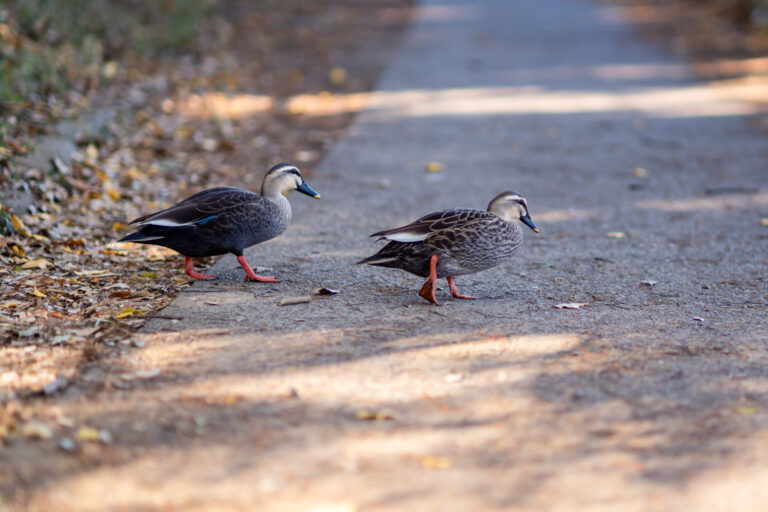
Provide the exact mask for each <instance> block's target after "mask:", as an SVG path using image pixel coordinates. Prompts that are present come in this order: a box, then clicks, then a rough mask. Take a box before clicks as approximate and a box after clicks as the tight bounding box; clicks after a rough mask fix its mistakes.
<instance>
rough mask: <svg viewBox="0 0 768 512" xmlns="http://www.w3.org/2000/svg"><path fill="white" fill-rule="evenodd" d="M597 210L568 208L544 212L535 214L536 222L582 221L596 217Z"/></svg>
mask: <svg viewBox="0 0 768 512" xmlns="http://www.w3.org/2000/svg"><path fill="white" fill-rule="evenodd" d="M598 215H599V210H594V209H586V208H568V209H566V210H544V211H541V212H538V211H537V212H536V215H535V216H536V222H537V223H539V222H541V223H547V222H567V221H571V220H575V219H579V220H584V219H591V218H594V217H597V216H598Z"/></svg>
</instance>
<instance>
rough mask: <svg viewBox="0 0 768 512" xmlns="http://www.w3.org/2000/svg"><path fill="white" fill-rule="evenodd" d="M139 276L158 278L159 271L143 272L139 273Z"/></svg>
mask: <svg viewBox="0 0 768 512" xmlns="http://www.w3.org/2000/svg"><path fill="white" fill-rule="evenodd" d="M139 277H146V278H148V279H157V273H156V272H142V273H141V274H139Z"/></svg>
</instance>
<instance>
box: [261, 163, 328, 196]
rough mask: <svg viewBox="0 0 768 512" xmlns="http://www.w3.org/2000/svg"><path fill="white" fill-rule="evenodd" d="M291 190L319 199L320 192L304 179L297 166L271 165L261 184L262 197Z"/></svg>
mask: <svg viewBox="0 0 768 512" xmlns="http://www.w3.org/2000/svg"><path fill="white" fill-rule="evenodd" d="M291 190H298V191H299V192H301V193H303V194H307V195H308V196H312V197H314V198H315V199H320V194H318V193H317V192H315V191H314V190H312V189H311V188H310V187H309V185H307V182H306V181H304V177H303V176H302V175H301V172H300V171H299V168H298V167H296V166H295V165H292V164H287V163H282V164H277V165H273V166H272V168H271V169H270V170H269V171H267V175H266V176H264V181H263V182H262V184H261V195H262V196H263V197H276V196H279V195H280V194H282V193H283V192H288V191H291Z"/></svg>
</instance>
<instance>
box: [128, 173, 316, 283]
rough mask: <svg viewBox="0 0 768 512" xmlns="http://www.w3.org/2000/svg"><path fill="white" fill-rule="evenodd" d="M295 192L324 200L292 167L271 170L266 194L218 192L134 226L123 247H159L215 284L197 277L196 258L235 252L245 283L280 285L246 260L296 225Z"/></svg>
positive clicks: (237, 190)
mask: <svg viewBox="0 0 768 512" xmlns="http://www.w3.org/2000/svg"><path fill="white" fill-rule="evenodd" d="M291 190H298V191H299V192H301V193H303V194H306V195H308V196H311V197H314V198H315V199H320V194H318V193H317V192H315V191H314V190H312V188H310V186H309V185H307V182H306V181H304V178H303V176H302V175H301V172H300V171H299V169H298V167H296V166H295V165H292V164H289V163H285V162H284V163H279V164H277V165H274V166H272V167H271V168H270V169H269V171H267V174H266V175H265V176H264V181H263V182H262V184H261V195H259V194H256V193H255V192H251V191H250V190H243V189H240V188H237V187H215V188H209V189H207V190H203V191H201V192H198V193H196V194H193V195H191V196H189V197H188V198H186V199H184V200H183V201H181V202H179V203H177V204H175V205H173V206H171V207H170V208H167V209H165V210H161V211H158V212H155V213H150V214H148V215H144V216H143V217H139V218H137V219H134V220H133V221H131V222H130V224H131V225H133V226H135V227H137V228H138V229H137V231H136V232H134V233H131V234H129V235H127V236H124V237H123V238H121V239H120V240H118V241H119V242H133V243H139V244H151V245H160V246H163V247H167V248H169V249H173V250H174V251H176V252H178V253H179V254H181V255H182V256H184V273H185V274H187V275H188V276H189V277H191V278H192V279H199V280H210V279H216V276H215V275H209V274H205V273H202V272H195V270H194V263H193V260H192V258H204V257H208V256H219V255H221V254H227V253H231V254H234V255H235V256H236V257H237V261H238V263H240V265H241V266H242V267H243V270H245V280H246V281H260V282H267V283H279V282H280V280H279V279H276V278H275V277H274V276H260V275H257V274H256V273H255V272H254V271H253V269H252V268H251V266H250V265H248V262H247V261H246V259H245V256H244V255H243V250H244V249H245V248H247V247H251V246H252V245H256V244H258V243H261V242H264V241H267V240H271V239H272V238H275V237H277V236H279V235H281V234H282V233H283V231H285V230H286V228H287V227H288V225H289V224H290V222H291V204H290V203H289V202H288V198H287V197H286V196H285V194H286V193H287V192H289V191H291Z"/></svg>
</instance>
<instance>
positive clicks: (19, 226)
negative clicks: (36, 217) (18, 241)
mask: <svg viewBox="0 0 768 512" xmlns="http://www.w3.org/2000/svg"><path fill="white" fill-rule="evenodd" d="M11 224H12V225H13V230H14V231H26V228H25V227H24V223H23V222H21V220H20V219H19V218H18V217H17V216H16V215H15V214H11Z"/></svg>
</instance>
